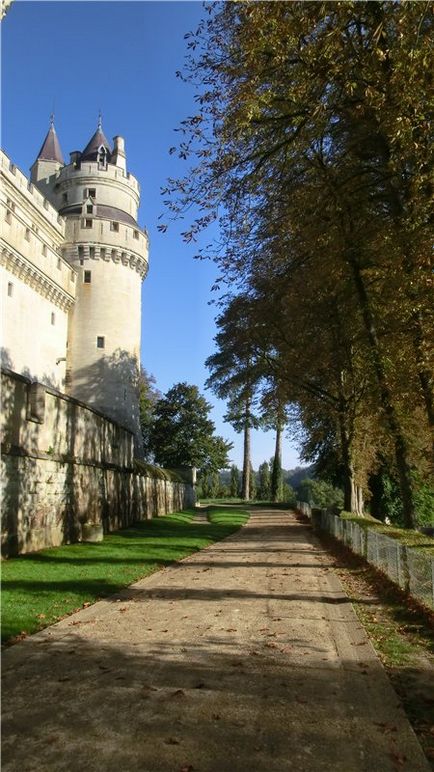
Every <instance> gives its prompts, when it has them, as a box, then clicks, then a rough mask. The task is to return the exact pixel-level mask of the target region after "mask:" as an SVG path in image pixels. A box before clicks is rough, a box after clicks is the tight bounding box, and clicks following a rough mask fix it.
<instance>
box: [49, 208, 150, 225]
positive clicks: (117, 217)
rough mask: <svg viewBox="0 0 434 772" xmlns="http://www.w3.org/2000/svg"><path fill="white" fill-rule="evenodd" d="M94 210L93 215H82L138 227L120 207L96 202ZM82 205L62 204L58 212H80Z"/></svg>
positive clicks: (130, 216)
mask: <svg viewBox="0 0 434 772" xmlns="http://www.w3.org/2000/svg"><path fill="white" fill-rule="evenodd" d="M95 209H96V212H95V213H94V214H93V215H84V216H85V217H102V218H103V219H104V220H114V221H115V222H125V223H127V225H133V226H134V227H135V228H140V226H139V225H138V223H137V222H136V220H135V219H134V217H132V215H130V214H128V212H124V211H123V210H122V209H117V207H115V206H105V205H104V204H96V206H95ZM81 213H82V205H81V204H79V205H77V204H71V205H70V206H64V207H63V209H61V210H60V211H59V214H61V215H62V217H63V216H64V215H68V214H81Z"/></svg>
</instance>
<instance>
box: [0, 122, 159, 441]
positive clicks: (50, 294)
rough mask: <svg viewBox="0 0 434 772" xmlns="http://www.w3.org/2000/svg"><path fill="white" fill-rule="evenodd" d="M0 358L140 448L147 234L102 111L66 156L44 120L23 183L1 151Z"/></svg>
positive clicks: (136, 191) (133, 184) (120, 145)
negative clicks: (83, 141) (108, 422)
mask: <svg viewBox="0 0 434 772" xmlns="http://www.w3.org/2000/svg"><path fill="white" fill-rule="evenodd" d="M1 178H2V185H1V209H2V214H1V219H2V239H1V241H2V272H3V281H2V285H3V302H2V330H3V335H2V338H3V339H2V348H1V362H2V366H3V367H6V368H8V369H10V370H12V371H14V372H16V373H20V374H22V375H25V376H27V377H29V378H30V379H31V380H32V381H38V382H40V383H42V384H46V385H47V386H49V387H52V388H55V389H57V390H59V391H61V392H66V394H68V395H70V396H71V397H74V398H75V399H77V400H79V401H80V402H83V403H85V404H87V405H89V406H91V407H92V408H94V409H96V410H98V411H100V412H101V413H103V414H104V415H106V416H108V417H109V418H111V419H113V420H115V421H117V422H118V423H119V424H121V425H123V426H125V427H126V428H127V429H129V430H130V431H132V432H133V433H134V435H135V452H136V454H138V455H140V450H141V440H140V425H139V407H138V395H137V386H138V375H139V367H140V323H141V284H142V281H143V279H144V278H145V276H146V274H147V270H148V235H147V232H146V230H143V229H141V228H140V227H139V225H138V224H137V212H138V207H139V201H140V188H139V183H138V181H137V180H136V178H135V177H134V176H133V175H132V174H130V173H129V172H127V167H126V155H125V144H124V140H123V138H122V137H119V136H116V137H114V139H113V147H112V146H111V145H110V143H109V142H108V141H107V139H106V137H105V136H104V132H103V129H102V125H101V119H100V120H99V121H98V127H97V130H96V131H95V133H94V134H93V136H92V137H91V139H90V140H89V142H88V143H87V145H86V147H85V148H84V150H83V151H74V152H72V153H71V154H70V162H69V163H67V164H65V162H64V160H63V156H62V151H61V148H60V144H59V140H58V137H57V134H56V130H55V127H54V121H53V118H52V119H51V122H50V127H49V130H48V133H47V135H46V137H45V139H44V142H43V144H42V147H41V149H40V151H39V153H38V156H37V158H36V160H35V162H34V164H33V165H32V167H31V177H30V180H28V179H27V177H26V176H25V175H24V174H23V173H22V172H21V171H20V170H19V169H18V168H17V167H16V166H15V165H14V164H13V163H12V162H11V161H10V160H9V158H8V157H7V156H6V154H5V153H3V152H2V153H1Z"/></svg>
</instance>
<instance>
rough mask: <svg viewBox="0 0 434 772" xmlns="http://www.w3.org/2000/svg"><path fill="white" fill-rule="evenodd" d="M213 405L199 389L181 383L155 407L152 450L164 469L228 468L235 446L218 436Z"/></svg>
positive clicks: (151, 434) (150, 434) (212, 469)
mask: <svg viewBox="0 0 434 772" xmlns="http://www.w3.org/2000/svg"><path fill="white" fill-rule="evenodd" d="M210 410H211V405H210V404H209V403H208V402H207V401H206V399H205V398H204V397H203V396H202V395H201V394H200V393H199V390H198V388H197V386H190V385H188V384H187V383H178V384H176V385H175V386H173V387H172V388H171V389H169V391H168V392H167V393H166V394H165V395H164V396H163V397H161V399H159V400H158V401H157V402H156V404H155V407H154V416H153V422H152V425H151V428H150V431H149V448H150V450H151V451H152V453H153V456H154V458H155V461H156V463H157V464H161V466H164V467H169V468H171V467H175V468H176V467H182V466H192V467H197V468H198V469H200V470H202V472H207V473H208V472H214V471H217V470H219V469H222V468H224V467H227V466H228V463H229V462H228V452H229V450H230V449H231V447H232V444H231V443H229V442H226V441H225V440H224V439H223V438H222V437H219V436H216V435H215V434H214V429H215V427H214V424H213V422H212V421H211V420H210V418H209V412H210Z"/></svg>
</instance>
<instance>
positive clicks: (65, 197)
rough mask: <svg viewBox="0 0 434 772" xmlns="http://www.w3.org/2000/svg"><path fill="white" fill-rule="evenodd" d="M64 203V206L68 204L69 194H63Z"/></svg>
mask: <svg viewBox="0 0 434 772" xmlns="http://www.w3.org/2000/svg"><path fill="white" fill-rule="evenodd" d="M62 201H63V203H64V204H67V203H68V194H67V193H62Z"/></svg>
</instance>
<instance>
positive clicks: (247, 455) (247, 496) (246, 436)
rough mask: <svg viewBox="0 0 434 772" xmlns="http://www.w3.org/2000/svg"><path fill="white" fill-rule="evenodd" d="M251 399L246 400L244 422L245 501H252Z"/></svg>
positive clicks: (243, 491)
mask: <svg viewBox="0 0 434 772" xmlns="http://www.w3.org/2000/svg"><path fill="white" fill-rule="evenodd" d="M250 423H251V420H250V398H249V397H247V398H246V412H245V421H244V458H243V480H242V485H241V498H242V499H244V501H249V499H250Z"/></svg>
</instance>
